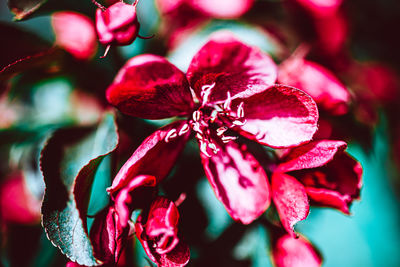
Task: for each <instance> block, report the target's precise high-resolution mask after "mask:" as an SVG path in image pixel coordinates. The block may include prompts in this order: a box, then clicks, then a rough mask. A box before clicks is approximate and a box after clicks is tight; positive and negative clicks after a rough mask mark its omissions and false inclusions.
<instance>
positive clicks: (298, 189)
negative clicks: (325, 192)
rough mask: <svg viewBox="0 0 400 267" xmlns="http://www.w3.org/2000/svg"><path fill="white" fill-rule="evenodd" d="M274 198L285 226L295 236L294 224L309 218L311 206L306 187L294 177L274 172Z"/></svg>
mask: <svg viewBox="0 0 400 267" xmlns="http://www.w3.org/2000/svg"><path fill="white" fill-rule="evenodd" d="M272 199H273V201H274V203H275V206H276V209H277V210H278V214H279V217H280V219H281V222H282V225H283V227H284V228H285V229H286V231H287V232H288V233H289V234H290V235H291V236H292V237H295V236H296V234H295V232H294V228H293V227H294V225H295V224H296V223H297V222H299V221H301V220H304V219H305V218H307V215H308V212H309V208H310V206H309V204H308V197H307V193H306V189H305V188H304V186H303V185H302V184H301V183H300V182H298V181H297V180H296V179H295V178H294V177H292V176H290V175H287V174H285V173H279V172H275V173H273V174H272Z"/></svg>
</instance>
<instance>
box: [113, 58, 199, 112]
mask: <svg viewBox="0 0 400 267" xmlns="http://www.w3.org/2000/svg"><path fill="white" fill-rule="evenodd" d="M106 97H107V100H108V101H109V102H110V103H111V104H112V105H114V106H116V107H117V108H118V109H119V110H120V111H122V112H123V113H126V114H128V115H132V116H137V117H141V118H145V119H164V118H168V117H172V116H179V115H185V114H187V113H189V112H190V111H191V109H192V107H193V101H192V96H191V93H190V90H189V84H188V82H187V80H186V77H185V75H184V73H183V72H182V71H180V70H179V69H178V68H176V67H175V66H174V65H172V64H171V63H169V62H168V61H167V60H166V59H165V58H163V57H159V56H155V55H140V56H136V57H134V58H132V59H130V60H129V61H128V62H127V63H126V64H125V65H124V66H123V67H122V68H121V70H120V71H119V72H118V74H117V76H116V77H115V79H114V82H113V83H112V84H111V85H110V87H109V88H108V89H107V92H106Z"/></svg>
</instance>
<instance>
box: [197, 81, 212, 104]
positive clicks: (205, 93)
mask: <svg viewBox="0 0 400 267" xmlns="http://www.w3.org/2000/svg"><path fill="white" fill-rule="evenodd" d="M214 86H215V82H214V83H213V84H211V85H203V87H201V93H200V96H201V98H202V100H203V103H202V104H203V105H204V104H205V103H207V102H208V97H209V96H210V93H211V89H213V88H214Z"/></svg>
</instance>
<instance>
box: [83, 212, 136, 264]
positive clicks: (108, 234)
mask: <svg viewBox="0 0 400 267" xmlns="http://www.w3.org/2000/svg"><path fill="white" fill-rule="evenodd" d="M128 234H129V227H122V226H121V224H120V218H119V216H118V214H117V213H116V212H115V209H114V208H113V207H109V208H108V209H105V210H103V211H102V212H101V213H99V214H97V215H96V218H95V220H94V222H93V225H92V228H91V230H90V240H91V242H92V245H93V253H94V256H95V257H96V259H99V260H101V261H102V262H104V263H116V262H118V259H119V256H120V255H121V252H122V249H123V246H124V245H125V242H126V240H127V239H128Z"/></svg>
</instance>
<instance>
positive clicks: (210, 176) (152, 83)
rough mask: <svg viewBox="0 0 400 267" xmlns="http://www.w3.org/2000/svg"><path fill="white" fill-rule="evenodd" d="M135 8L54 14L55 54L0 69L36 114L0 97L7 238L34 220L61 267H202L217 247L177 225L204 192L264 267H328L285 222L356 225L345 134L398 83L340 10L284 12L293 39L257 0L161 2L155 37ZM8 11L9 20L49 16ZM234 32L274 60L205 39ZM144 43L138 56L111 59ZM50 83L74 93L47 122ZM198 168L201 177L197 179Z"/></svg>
mask: <svg viewBox="0 0 400 267" xmlns="http://www.w3.org/2000/svg"><path fill="white" fill-rule="evenodd" d="M144 1H145V0H142V1H141V2H139V1H137V0H136V1H134V2H133V3H132V2H131V3H127V2H124V1H113V0H107V1H101V3H100V2H97V1H95V0H92V1H91V2H92V3H90V1H87V2H89V4H94V5H92V6H91V8H90V12H88V15H90V16H85V15H83V14H81V13H78V12H77V11H76V10H74V11H70V10H69V11H59V10H58V11H57V12H53V13H51V15H50V18H51V24H52V27H53V30H54V35H55V41H54V43H52V44H51V45H48V46H45V48H43V49H42V47H43V46H41V44H40V45H39V44H38V47H40V48H36V46H30V47H29V49H28V48H27V50H25V51H22V52H21V53H19V51H18V53H15V55H14V54H11V55H10V56H9V57H7V58H5V59H4V60H5V61H6V64H4V68H2V70H1V72H0V86H1V87H0V88H1V90H2V92H4V93H3V94H4V95H6V96H7V95H12V93H13V90H14V88H31V89H30V90H31V91H30V92H29V93H28V95H29V94H30V95H31V96H33V97H32V99H33V100H32V101H31V102H33V103H34V104H35V101H36V102H38V103H36V104H35V105H37V106H39V108H38V107H37V106H33V107H32V108H30V107H29V105H28V104H25V103H24V102H21V103H20V104H16V103H10V101H8V100H7V99H6V98H5V97H3V96H1V98H0V110H1V111H2V112H0V113H1V114H0V119H1V120H0V127H1V128H2V129H6V130H5V133H8V132H7V131H8V130H9V133H11V134H9V135H5V138H9V139H10V140H11V141H9V144H8V145H9V146H10V148H9V151H10V155H14V157H11V156H10V159H9V162H10V165H12V167H7V168H9V169H11V170H12V171H9V170H7V171H4V172H7V173H8V178H7V179H5V180H4V182H3V181H2V184H1V186H0V192H1V193H0V201H1V202H0V205H1V206H0V207H1V210H0V215H1V217H0V218H1V226H2V231H3V232H4V233H5V234H7V233H8V232H9V231H10V230H9V229H11V226H12V225H15V224H17V225H26V224H31V225H37V224H38V222H39V221H41V225H42V227H43V229H44V232H45V233H46V236H47V238H48V239H49V240H50V241H51V242H52V244H53V245H54V246H56V247H58V249H59V250H60V251H61V252H62V253H63V254H65V258H64V261H66V259H67V262H65V263H64V264H66V265H67V266H69V267H72V266H136V265H135V264H137V262H136V263H133V262H132V259H133V258H136V257H138V256H135V255H136V254H137V253H138V249H137V246H139V245H140V246H141V247H142V249H143V250H144V252H145V254H146V255H147V258H148V263H149V264H153V263H154V264H156V265H157V266H160V267H173V266H175V267H179V266H186V265H190V264H191V263H193V262H194V263H193V264H202V265H204V264H205V263H209V262H210V260H209V261H207V260H203V259H201V257H206V256H205V255H207V253H205V252H204V251H206V248H205V247H207V244H210V242H209V243H207V242H206V241H204V237H203V239H201V238H199V239H195V241H197V243H196V242H193V240H194V238H192V237H188V235H187V234H188V230H187V228H188V227H189V228H190V231H191V232H200V231H202V230H204V228H201V227H200V226H199V225H200V223H198V224H197V223H193V224H191V223H188V221H189V222H190V220H189V218H188V217H189V216H190V214H188V212H187V211H188V210H189V209H192V210H194V209H196V208H198V206H196V205H197V204H196V203H197V202H196V201H199V199H198V197H197V196H196V193H195V192H196V189H195V188H196V185H195V184H196V183H197V182H198V181H199V180H200V179H203V178H204V179H205V178H206V179H207V180H208V183H209V186H210V187H211V189H212V191H213V193H214V196H215V199H216V200H217V201H219V202H220V203H221V205H222V206H223V207H224V209H225V211H223V212H225V213H227V214H228V215H229V217H230V218H231V219H232V223H233V225H238V227H246V229H247V228H248V229H251V228H252V227H254V226H261V227H262V228H263V229H265V230H266V231H267V233H268V235H269V241H270V247H271V251H270V252H267V251H265V253H266V254H267V253H269V255H270V256H271V259H272V262H273V264H274V265H275V266H278V267H289V266H290V267H291V266H320V265H321V264H322V256H321V254H320V253H319V252H318V250H317V248H316V247H315V246H314V245H313V244H312V243H311V242H310V241H309V240H307V238H306V237H305V236H304V235H302V234H301V233H298V232H297V231H296V230H295V225H296V223H298V222H299V221H302V220H305V219H306V218H307V217H308V215H309V213H310V207H312V206H318V207H328V208H332V209H336V210H338V211H340V212H342V213H343V214H345V215H349V214H350V206H351V205H352V203H353V201H354V200H358V199H359V198H360V191H361V188H362V184H363V181H362V174H363V169H362V166H361V164H360V163H359V162H358V160H357V159H355V158H354V157H352V156H351V155H350V154H349V153H348V152H347V151H346V149H347V143H348V142H351V141H354V140H357V136H355V135H352V132H351V130H350V129H347V128H348V126H349V124H350V125H352V126H353V125H356V124H357V125H362V126H363V127H364V126H365V127H366V128H367V129H368V127H370V126H371V124H372V125H373V123H374V122H376V116H377V114H376V109H375V108H376V106H384V105H385V103H389V102H390V101H391V100H392V99H391V98H390V97H388V94H390V95H391V96H393V97H394V96H395V95H396V93H397V91H396V90H397V87H396V86H398V85H399V83H398V81H397V80H396V77H395V75H394V74H391V70H390V69H389V68H386V67H382V66H380V65H371V64H369V63H361V62H358V61H356V60H355V59H353V58H352V56H351V55H350V54H349V53H348V51H347V49H346V39H347V38H348V36H349V25H348V21H347V18H346V13H345V11H344V8H343V5H344V3H343V2H345V1H344V0H343V1H342V0H336V1H335V0H331V1H317V0H290V1H284V3H279V5H280V10H283V11H282V12H285V13H286V15H287V16H288V17H289V18H296V16H303V17H306V18H307V22H304V23H307V29H308V30H310V31H311V32H312V38H311V39H306V38H305V37H304V36H303V35H302V34H301V30H298V29H297V28H296V27H299V28H300V27H301V26H302V25H300V24H299V25H293V26H292V28H290V29H288V28H285V27H288V26H287V25H286V24H285V26H282V25H279V22H278V23H274V24H273V25H272V26H271V25H270V24H269V21H270V19H265V18H264V17H263V16H264V13H263V12H267V11H266V9H264V8H263V7H264V6H263V5H267V4H265V2H267V1H257V0H234V1H232V0H231V1H225V0H219V1H209V0H203V1H199V0H168V1H165V0H155V1H154V3H153V4H154V5H155V9H154V10H153V11H154V12H156V13H157V16H158V18H159V24H158V26H157V27H155V28H154V27H153V28H151V27H150V30H149V27H148V26H146V25H148V24H149V21H151V20H152V19H149V18H144V17H143V16H142V15H141V12H142V9H140V8H139V7H140V5H141V3H142V2H144ZM9 2H10V3H9V6H10V9H11V10H12V11H13V12H15V13H16V18H18V19H28V18H29V16H31V15H32V14H33V15H34V14H36V9H37V8H39V11H40V10H42V9H41V8H42V6H43V10H46V9H45V7H46V5H47V3H45V2H46V1H40V0H35V1H32V2H35V3H36V5H35V7H32V6H31V5H29V4H23V3H22V2H18V1H11V0H10V1H9ZM274 5H277V4H276V3H275V4H274ZM48 7H49V9H51V5H48ZM257 9H260V10H262V12H261V13H262V15H257V14H258V12H257ZM143 10H144V9H143ZM39 11H38V13H39V14H40V12H39ZM143 13H144V11H143ZM154 16H155V15H154ZM241 19H244V20H246V24H250V25H252V26H251V27H254V29H253V28H252V29H251V30H250V29H248V28H246V27H249V28H250V26H249V25H247V26H246V27H245V28H244V29H245V30H244V31H245V32H247V31H255V32H256V35H257V36H258V37H260V38H261V39H262V40H268V41H262V42H266V43H268V45H270V46H271V47H274V48H273V49H270V50H268V49H265V48H264V47H263V44H261V45H258V44H257V43H255V42H253V41H252V40H251V38H249V39H250V40H248V38H247V35H244V36H242V35H241V34H240V33H238V32H237V31H235V27H231V28H229V27H223V26H218V27H216V29H212V30H211V31H210V30H209V28H207V27H209V26H207V25H208V23H212V22H214V21H218V22H227V21H229V22H230V23H231V22H232V21H241ZM244 20H243V21H244ZM289 20H290V19H289ZM139 22H140V23H139ZM142 22H143V23H142ZM146 23H147V24H146ZM240 23H242V24H244V23H243V22H240ZM222 25H223V24H222ZM2 27H3V26H2ZM146 27H147V28H146ZM211 28H212V27H211ZM143 29H145V31H144V32H146V31H147V32H146V33H148V32H149V31H150V32H152V33H154V35H153V34H149V35H148V37H146V35H142V34H141V32H143ZM8 30H9V31H10V32H13V30H10V29H8ZM19 34H20V35H21V36H22V33H19ZM204 35H205V38H203V39H201V38H198V37H199V36H203V37H204ZM27 39H29V37H27ZM139 39H142V40H139ZM200 39H201V40H200ZM305 39H306V40H305ZM188 40H192V42H193V40H194V43H196V45H195V46H196V48H195V49H194V50H195V51H194V52H193V54H192V55H190V54H191V53H190V52H189V50H190V49H187V51H186V50H185V42H186V41H188ZM293 40H295V41H293ZM31 42H33V40H31ZM98 43H99V44H98ZM143 44H145V45H144V46H145V47H146V45H148V47H147V48H146V49H142V50H141V51H140V52H135V53H134V54H135V55H134V56H132V57H131V56H129V57H127V56H125V55H124V52H121V51H127V49H131V48H132V49H134V48H135V49H136V48H137V47H139V46H140V45H143ZM121 47H122V48H121ZM160 47H162V48H161V49H158V48H160ZM15 50H17V48H15ZM267 50H268V51H267ZM174 54H175V55H178V56H179V57H181V58H180V59H181V60H183V61H185V64H186V67H187V68H185V67H184V66H181V65H180V64H179V63H177V62H176V61H174V59H173V58H174V57H173V56H171V55H174ZM188 55H190V56H188ZM310 55H311V56H310ZM327 62H328V63H327ZM2 63H3V62H2ZM0 67H3V66H0ZM366 72H367V73H369V74H368V75H365V74H364V73H366ZM54 77H56V79H55V81H56V82H57V81H59V80H62V81H63V82H64V83H63V85H65V84H74V88H73V89H71V90H70V91H68V97H67V98H68V99H67V100H65V99H63V101H65V102H66V104H65V107H64V109H63V110H61V111H60V114H61V115H57V112H58V111H57V110H58V109H57V108H59V107H60V105H59V104H58V103H55V104H54V105H51V104H49V108H48V109H46V111H45V114H46V116H43V114H39V115H41V117H40V116H38V115H37V114H36V113H35V112H37V110H40V108H41V107H43V106H45V104H44V102H45V101H46V100H43V99H44V98H45V97H46V94H45V93H42V94H41V95H40V94H39V96H37V95H35V94H36V92H34V90H35V89H34V88H36V87H35V86H38V87H39V89H37V91H39V92H40V90H42V89H40V88H41V87H40V86H39V85H40V84H41V83H46V82H47V81H49V80H52V79H54ZM65 77H72V78H68V79H67V78H65ZM88 77H90V79H89V78H88ZM65 80H68V82H67V83H66V82H65ZM56 82H55V84H56ZM373 83H376V84H375V85H374V86H372V85H371V84H373ZM365 87H367V88H368V87H371V88H368V89H370V90H365ZM372 87H373V88H372ZM359 88H364V89H359ZM393 88H395V89H393ZM43 90H44V89H43ZM390 90H392V91H390ZM44 92H47V91H45V90H44ZM388 92H389V93H388ZM52 93H54V92H52ZM52 93H50V94H52ZM62 94H63V93H61V95H62ZM22 98H23V97H22ZM26 98H29V97H26ZM60 98H65V97H64V95H62V97H60ZM52 101H53V99H50V100H48V102H52ZM31 113H32V114H35V116H36V118H35V119H32V120H29V119H30V117H29V116H28V114H31ZM49 114H50V115H49ZM58 116H59V117H58ZM24 117H26V118H24ZM32 117H34V116H32ZM37 118H39V119H37ZM38 121H39V122H38ZM21 125H22V126H23V127H21ZM27 125H28V126H29V127H28V126H27ZM17 126H20V127H17ZM24 127H26V128H24ZM361 128H362V127H360V129H361ZM15 129H17V130H18V131H17V130H15ZM21 129H25V131H22V130H21ZM396 129H397V128H396ZM397 130H398V129H397ZM13 131H16V132H17V133H18V134H19V135H15V136H13V133H14V132H13ZM19 131H20V132H19ZM10 136H11V137H10ZM5 140H6V139H5ZM7 140H8V139H7ZM18 151H20V152H18ZM15 155H17V156H15ZM399 158H400V157H399ZM185 160H186V161H185ZM197 164H198V165H199V166H201V168H202V170H201V168H200V170H198V169H196V168H193V170H191V169H190V168H191V167H190V166H197ZM186 165H187V166H186ZM32 166H33V167H32ZM188 166H189V167H188ZM1 172H2V173H3V167H2V168H1ZM180 176H182V177H183V178H182V177H180ZM43 181H44V183H43ZM28 182H30V183H31V184H29V183H28ZM102 183H103V186H99V184H102ZM32 184H35V186H36V187H33V188H36V189H35V190H36V191H35V190H33V191H35V192H33V191H32V188H30V189H29V187H32ZM171 188H172V189H171ZM197 194H198V193H197ZM214 196H207V197H214ZM40 206H41V208H40ZM93 207H95V208H93ZM193 212H194V211H193ZM220 212H221V211H220ZM197 213H198V216H199V218H201V216H202V213H201V212H200V211H199V212H197ZM203 217H204V216H203ZM196 218H197V217H196ZM188 225H189V226H188ZM199 240H200V241H199ZM201 242H203V243H201ZM233 245H234V244H232V246H233ZM193 252H194V253H193ZM202 253H204V254H202ZM211 261H212V260H211ZM215 262H218V261H215ZM218 264H219V263H218Z"/></svg>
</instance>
